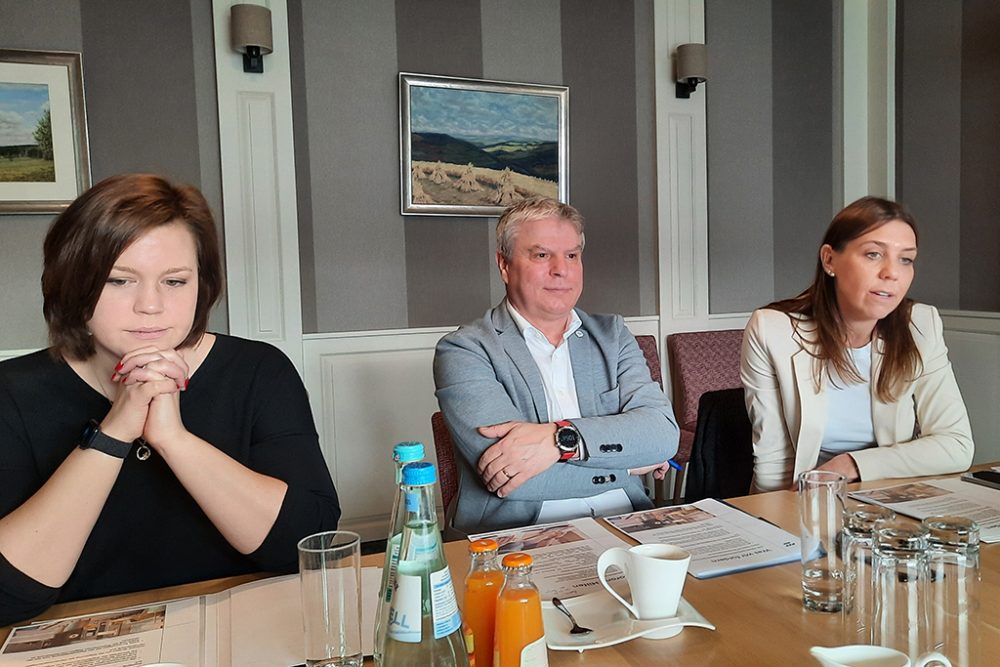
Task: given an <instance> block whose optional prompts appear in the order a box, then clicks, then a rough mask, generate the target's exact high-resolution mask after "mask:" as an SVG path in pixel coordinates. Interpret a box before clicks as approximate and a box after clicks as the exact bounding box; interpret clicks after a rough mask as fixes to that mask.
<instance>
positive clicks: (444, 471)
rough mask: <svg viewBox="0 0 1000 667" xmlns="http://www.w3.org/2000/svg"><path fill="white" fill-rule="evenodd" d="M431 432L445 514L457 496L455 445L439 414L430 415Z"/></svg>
mask: <svg viewBox="0 0 1000 667" xmlns="http://www.w3.org/2000/svg"><path fill="white" fill-rule="evenodd" d="M431 431H432V432H433V433H434V451H435V452H437V461H438V481H439V482H440V486H441V501H442V502H443V503H444V511H445V514H447V513H448V507H449V506H451V501H452V499H454V497H455V496H456V495H457V494H458V466H457V465H456V463H455V445H454V443H453V442H452V441H451V432H450V431H449V430H448V425H447V424H445V422H444V415H443V414H441V413H440V412H435V413H434V414H432V415H431Z"/></svg>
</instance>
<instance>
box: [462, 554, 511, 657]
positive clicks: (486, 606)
mask: <svg viewBox="0 0 1000 667" xmlns="http://www.w3.org/2000/svg"><path fill="white" fill-rule="evenodd" d="M469 555H470V557H471V559H472V561H471V564H470V565H469V574H468V576H467V577H466V578H465V600H464V603H463V604H462V616H463V617H464V618H465V624H466V626H467V628H468V630H469V631H470V632H471V634H472V646H471V647H469V648H470V651H469V652H470V653H471V654H472V655H474V656H475V659H476V667H492V666H493V620H494V618H495V616H496V611H497V594H499V593H500V587H501V586H503V570H501V569H500V565H499V563H497V542H496V540H476V541H475V542H473V543H472V544H470V545H469ZM470 662H471V660H470Z"/></svg>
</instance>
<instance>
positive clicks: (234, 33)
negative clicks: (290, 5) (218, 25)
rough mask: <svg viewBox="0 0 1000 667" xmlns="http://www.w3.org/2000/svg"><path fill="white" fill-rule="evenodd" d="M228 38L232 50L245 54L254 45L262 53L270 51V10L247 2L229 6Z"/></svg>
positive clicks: (271, 48) (271, 46)
mask: <svg viewBox="0 0 1000 667" xmlns="http://www.w3.org/2000/svg"><path fill="white" fill-rule="evenodd" d="M229 39H230V43H231V45H232V47H233V51H237V52H239V53H244V54H245V53H246V52H247V49H249V48H250V47H252V46H256V47H258V48H259V49H260V53H261V54H262V55H266V54H268V53H271V52H272V51H273V45H272V42H271V10H270V9H268V8H267V7H261V6H260V5H248V4H241V5H233V6H232V7H230V15H229Z"/></svg>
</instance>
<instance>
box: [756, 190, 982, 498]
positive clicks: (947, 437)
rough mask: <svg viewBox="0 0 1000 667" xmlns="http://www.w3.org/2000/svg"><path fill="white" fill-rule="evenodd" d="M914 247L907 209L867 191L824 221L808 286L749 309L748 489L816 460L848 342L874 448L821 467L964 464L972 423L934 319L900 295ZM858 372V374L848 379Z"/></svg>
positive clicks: (857, 472)
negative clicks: (888, 388) (865, 393)
mask: <svg viewBox="0 0 1000 667" xmlns="http://www.w3.org/2000/svg"><path fill="white" fill-rule="evenodd" d="M915 256H916V229H915V225H914V224H913V220H912V217H910V215H909V213H907V212H906V211H905V209H903V208H902V207H901V206H900V205H898V204H896V203H894V202H889V201H886V200H881V199H875V198H871V197H868V198H864V199H861V200H858V201H857V202H855V203H853V204H851V205H850V206H848V207H847V208H846V209H844V211H841V213H839V214H838V215H837V217H836V218H834V221H833V223H832V224H831V225H830V229H829V230H828V231H827V234H826V237H825V238H824V244H823V246H822V247H821V249H820V257H819V261H818V262H817V276H816V280H815V281H814V283H813V285H812V286H810V287H809V289H807V290H806V291H805V292H803V293H802V294H800V295H799V296H797V297H795V298H793V299H788V300H785V301H779V302H776V303H774V304H771V305H769V306H767V307H766V308H764V309H761V310H758V311H756V312H754V314H753V315H752V316H751V318H750V322H749V323H748V324H747V328H746V331H745V333H744V336H743V353H742V359H741V377H742V380H743V385H744V389H745V392H746V402H747V411H748V413H749V415H750V420H751V422H752V424H753V446H754V460H755V463H754V482H753V488H752V490H753V491H770V490H774V489H786V488H789V487H790V486H791V485H792V483H793V481H794V479H795V477H796V476H797V475H798V474H799V473H801V472H803V471H805V470H810V469H812V468H815V467H817V466H816V464H817V462H818V459H819V456H820V446H821V444H822V442H823V435H824V430H825V428H826V424H827V401H828V391H829V387H830V383H831V380H830V375H829V373H830V369H831V368H832V369H834V370H835V373H836V375H837V376H839V377H841V378H844V377H850V375H851V371H850V369H853V368H854V366H853V362H851V361H850V356H849V354H848V352H849V350H848V347H852V348H861V347H863V346H864V345H866V344H867V343H868V342H869V341H870V342H871V362H872V363H871V379H870V381H869V382H868V385H869V389H870V391H871V420H872V426H873V430H874V434H875V443H874V444H877V446H873V447H870V448H867V449H860V450H857V451H851V452H848V453H844V454H839V455H836V456H834V457H833V458H832V459H830V460H829V461H828V462H827V463H825V464H824V465H823V466H820V467H821V468H823V469H830V470H836V471H837V472H841V473H843V474H844V475H845V476H846V477H847V479H848V481H855V480H857V479H865V480H871V479H880V478H888V477H910V476H918V475H932V474H945V473H952V472H958V471H961V470H964V469H966V468H968V466H969V465H970V463H971V462H972V455H973V451H974V446H973V442H972V430H971V428H970V426H969V418H968V414H967V412H966V409H965V403H964V402H963V401H962V395H961V393H960V392H959V389H958V385H957V383H956V382H955V375H954V373H953V372H952V368H951V363H950V362H949V360H948V350H947V348H946V346H945V343H944V337H943V331H942V329H943V327H942V323H941V318H940V316H939V315H938V312H937V310H936V309H935V308H933V307H931V306H926V305H922V304H915V303H913V302H912V301H910V300H909V299H906V297H905V294H906V291H907V290H908V289H909V285H910V282H911V281H912V279H913V260H914V259H915ZM816 313H819V315H818V316H816V315H815V314H816ZM893 320H895V323H893ZM907 320H908V322H907ZM907 324H908V326H907ZM823 327H826V332H825V334H826V335H822V334H823V333H824V332H822V331H821V328H823ZM907 332H908V334H909V337H911V338H912V345H911V344H910V343H909V341H907V340H906V338H907ZM892 340H895V341H896V344H895V345H891V344H889V341H892ZM824 343H825V344H824ZM900 349H903V350H904V351H905V350H907V349H908V350H909V351H910V352H909V354H910V358H913V359H914V361H915V363H914V364H912V365H911V366H910V367H907V366H906V363H905V361H906V356H905V355H901V354H900V352H899V350H900ZM914 352H915V354H916V356H913V355H914ZM893 354H895V359H896V363H895V364H893V362H892V361H891V360H890V361H889V363H888V365H889V366H891V367H893V368H895V369H897V371H896V372H895V377H896V378H897V380H898V381H897V382H896V383H895V385H894V391H893V392H892V396H891V397H887V396H885V392H884V391H882V389H881V387H880V385H879V378H880V376H881V375H882V374H883V373H884V372H889V373H892V371H891V370H890V371H886V366H887V358H889V357H887V355H893ZM838 357H839V358H840V359H843V360H844V361H843V362H841V365H839V366H835V364H836V362H835V361H832V359H836V358H838ZM900 359H902V360H903V362H902V363H901V362H900V361H899V360H900ZM900 368H902V369H903V371H902V372H901V371H899V370H898V369H900ZM907 368H908V369H909V370H908V372H906V371H907ZM855 373H856V371H855ZM856 381H863V380H862V378H860V377H857V378H855V380H853V381H852V380H848V382H856ZM887 398H888V400H886V399H887Z"/></svg>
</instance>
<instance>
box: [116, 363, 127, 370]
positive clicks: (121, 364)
mask: <svg viewBox="0 0 1000 667" xmlns="http://www.w3.org/2000/svg"><path fill="white" fill-rule="evenodd" d="M124 366H125V364H123V363H122V362H120V361H119V362H118V365H117V366H115V370H116V371H120V370H121V369H122V368H123V367H124Z"/></svg>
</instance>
